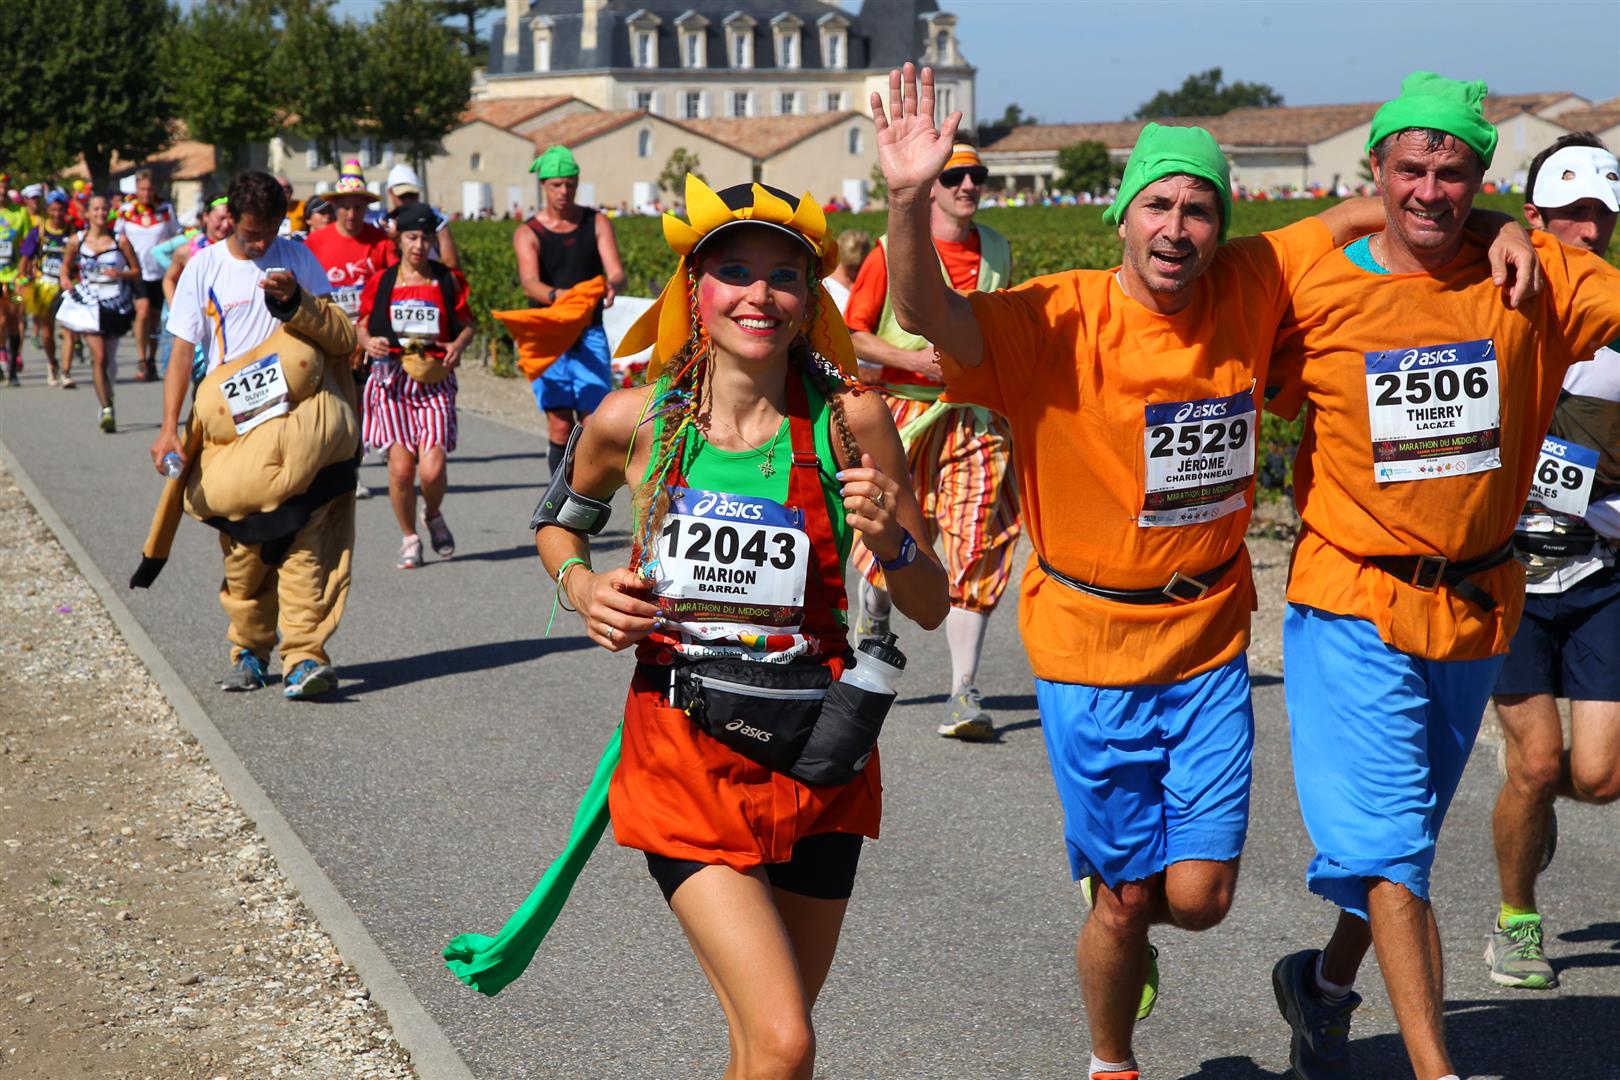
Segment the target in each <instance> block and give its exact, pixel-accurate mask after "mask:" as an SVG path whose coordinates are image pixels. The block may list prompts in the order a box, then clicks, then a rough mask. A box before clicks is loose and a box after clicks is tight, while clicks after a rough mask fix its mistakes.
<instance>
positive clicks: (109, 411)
mask: <svg viewBox="0 0 1620 1080" xmlns="http://www.w3.org/2000/svg"><path fill="white" fill-rule="evenodd" d="M101 430H102V431H104V432H106V433H107V434H108V435H111V434H112V433H113V432H115V431H117V430H118V418H117V417H116V416H114V415H113V407H112V406H111V405H108V406H107V407H105V408H104V409H102V410H101Z"/></svg>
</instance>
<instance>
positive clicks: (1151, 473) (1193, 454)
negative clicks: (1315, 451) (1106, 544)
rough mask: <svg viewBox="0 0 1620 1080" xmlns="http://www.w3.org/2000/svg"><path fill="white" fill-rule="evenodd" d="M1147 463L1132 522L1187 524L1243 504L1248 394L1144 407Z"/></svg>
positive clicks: (1250, 422)
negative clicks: (1137, 509) (1140, 499)
mask: <svg viewBox="0 0 1620 1080" xmlns="http://www.w3.org/2000/svg"><path fill="white" fill-rule="evenodd" d="M1146 421H1147V434H1146V436H1145V441H1144V443H1143V453H1144V454H1145V455H1146V460H1147V467H1146V469H1145V470H1144V473H1143V475H1144V478H1145V479H1144V481H1143V486H1142V510H1141V512H1140V513H1139V514H1137V516H1136V523H1137V524H1138V525H1142V526H1150V525H1193V524H1197V523H1198V522H1203V521H1214V520H1215V519H1216V518H1220V517H1225V516H1226V515H1227V514H1230V513H1232V512H1233V511H1235V510H1241V509H1242V508H1243V507H1245V506H1247V505H1248V499H1249V486H1250V483H1251V482H1252V481H1253V479H1254V435H1255V411H1254V395H1253V393H1251V392H1250V391H1248V390H1244V391H1242V392H1241V393H1237V394H1233V395H1232V396H1231V397H1222V398H1201V399H1200V400H1198V401H1165V402H1160V403H1158V404H1155V405H1149V406H1147V409H1146Z"/></svg>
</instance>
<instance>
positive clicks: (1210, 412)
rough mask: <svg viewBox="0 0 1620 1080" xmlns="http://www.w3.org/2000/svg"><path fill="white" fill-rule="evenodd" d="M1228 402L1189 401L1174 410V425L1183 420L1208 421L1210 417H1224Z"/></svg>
mask: <svg viewBox="0 0 1620 1080" xmlns="http://www.w3.org/2000/svg"><path fill="white" fill-rule="evenodd" d="M1229 405H1231V402H1229V401H1205V402H1197V401H1189V402H1187V403H1186V404H1185V405H1183V406H1182V407H1181V408H1179V409H1177V410H1176V419H1175V423H1178V424H1179V423H1181V422H1183V421H1185V420H1208V419H1210V418H1211V417H1216V416H1225V415H1226V409H1227V407H1228V406H1229Z"/></svg>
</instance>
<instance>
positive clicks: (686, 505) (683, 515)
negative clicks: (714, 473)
mask: <svg viewBox="0 0 1620 1080" xmlns="http://www.w3.org/2000/svg"><path fill="white" fill-rule="evenodd" d="M654 554H655V557H656V559H657V564H656V568H657V574H656V584H655V585H654V588H653V592H654V594H655V595H656V596H657V597H658V607H659V610H660V611H661V612H662V613H663V614H664V617H665V618H667V619H670V620H672V621H675V622H680V623H684V624H687V625H688V627H689V628H692V629H694V630H696V632H697V633H698V636H700V637H716V636H719V635H718V634H716V633H712V632H705V631H704V630H703V629H702V627H703V624H710V623H725V624H728V625H729V629H731V630H736V629H737V627H736V625H735V624H742V625H745V626H755V627H762V628H772V629H780V628H786V627H797V626H798V625H799V622H800V620H801V619H802V617H803V612H804V584H805V576H806V573H807V571H808V568H809V565H810V538H809V536H807V535H806V534H805V531H804V515H803V513H802V512H801V511H800V510H798V509H797V508H793V507H787V506H783V505H782V504H781V503H779V502H776V501H774V500H772V499H759V498H753V497H751V496H747V495H730V494H727V493H726V492H723V491H704V490H702V489H701V488H676V489H674V490H673V491H672V492H671V499H670V507H669V514H668V516H667V517H666V518H665V520H664V527H663V530H662V531H661V532H660V533H659V535H658V539H657V548H656V551H655V553H654ZM693 624H697V625H696V626H695V627H694V626H693Z"/></svg>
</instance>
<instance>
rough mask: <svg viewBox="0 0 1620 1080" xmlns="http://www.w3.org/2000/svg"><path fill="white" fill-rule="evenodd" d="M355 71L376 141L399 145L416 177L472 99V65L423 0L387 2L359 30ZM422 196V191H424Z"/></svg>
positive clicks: (355, 97) (359, 98)
mask: <svg viewBox="0 0 1620 1080" xmlns="http://www.w3.org/2000/svg"><path fill="white" fill-rule="evenodd" d="M364 45H365V58H364V61H363V62H362V64H361V67H360V86H361V88H362V91H363V92H362V93H360V94H356V95H354V100H355V101H357V102H358V101H364V102H366V104H367V105H369V106H370V115H369V116H368V117H367V118H366V119H367V120H368V121H369V122H370V125H371V130H373V131H375V132H376V134H377V137H378V138H381V139H383V140H386V141H388V142H391V143H394V144H395V145H397V146H401V147H403V148H404V149H405V151H406V152H407V153H408V154H409V155H410V157H411V161H412V164H414V165H415V166H416V170H417V172H418V173H420V172H421V171H422V159H423V158H424V157H427V156H428V155H431V154H433V153H435V152H436V151H437V150H438V146H439V140H441V139H443V138H444V137H445V136H446V135H448V134H450V132H452V131H454V130H455V128H456V127H457V126H458V125H459V124H460V123H461V115H462V113H463V112H465V111H466V109H467V102H468V101H469V100H471V98H472V73H473V65H472V61H471V60H469V59H467V54H466V52H465V51H464V50H463V49H462V47H461V43H460V42H459V41H458V40H457V39H456V36H455V35H454V34H453V33H451V32H450V31H449V30H448V29H446V28H445V26H444V25H443V24H441V23H440V22H439V21H438V19H437V18H436V17H435V16H434V13H433V9H432V8H430V7H429V6H428V5H427V3H426V2H425V0H389V2H388V3H387V4H384V5H383V7H382V9H381V10H380V11H379V12H378V13H377V17H376V18H375V19H373V20H372V22H371V23H370V24H369V25H368V26H367V27H366V30H365V43H364ZM424 194H425V193H424Z"/></svg>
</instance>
